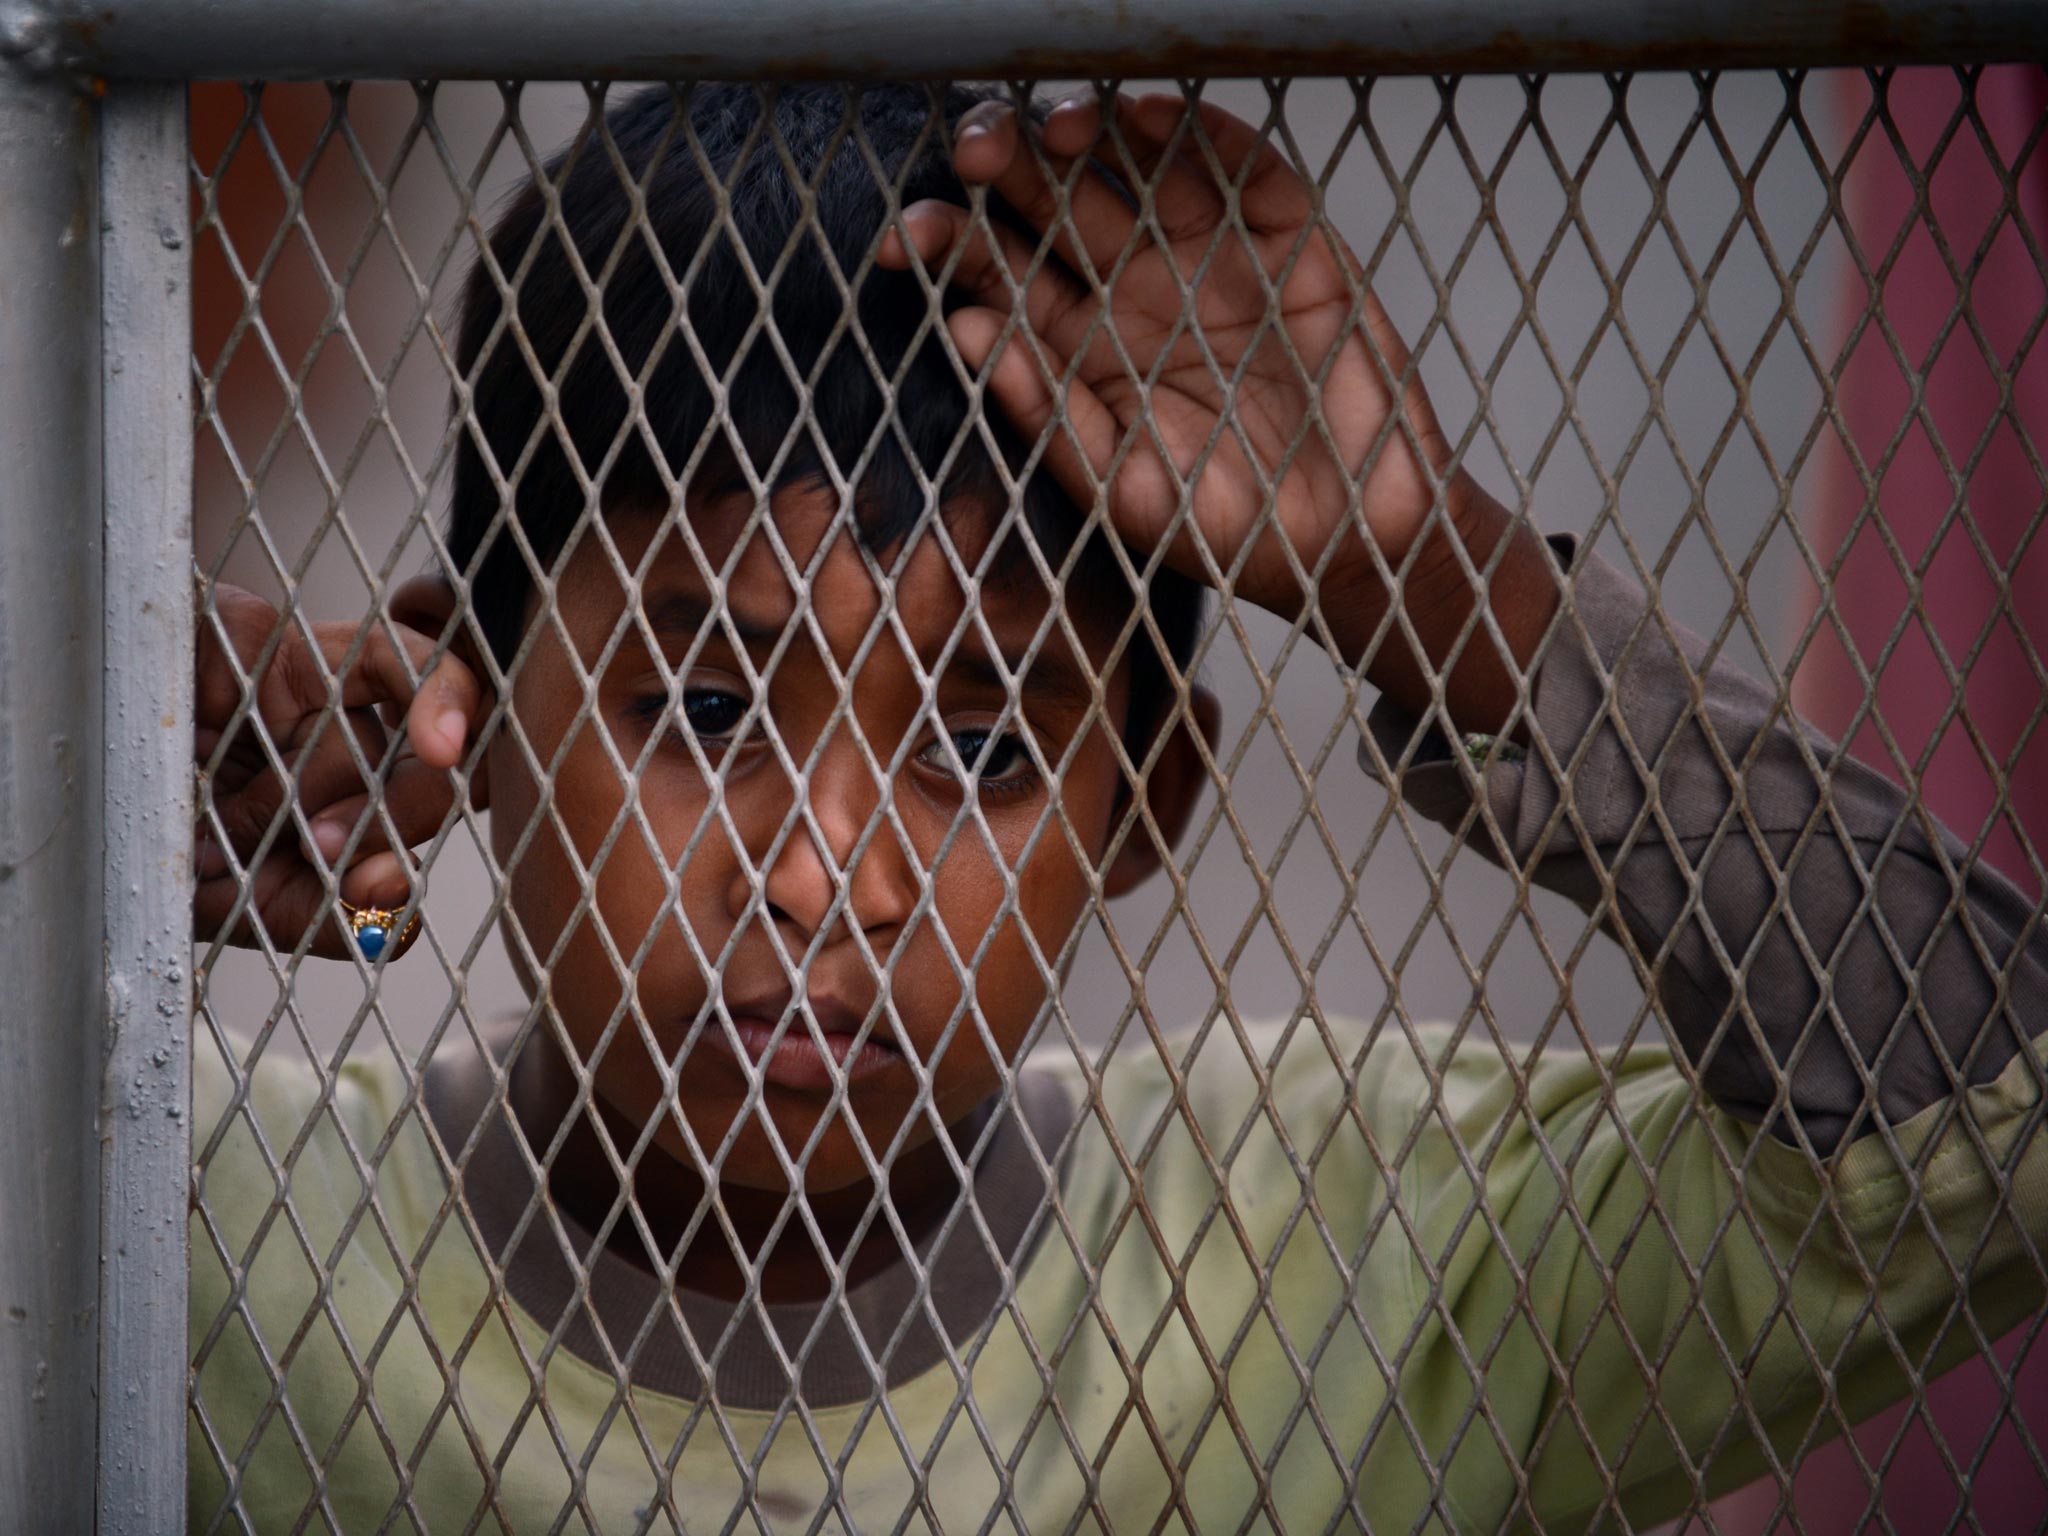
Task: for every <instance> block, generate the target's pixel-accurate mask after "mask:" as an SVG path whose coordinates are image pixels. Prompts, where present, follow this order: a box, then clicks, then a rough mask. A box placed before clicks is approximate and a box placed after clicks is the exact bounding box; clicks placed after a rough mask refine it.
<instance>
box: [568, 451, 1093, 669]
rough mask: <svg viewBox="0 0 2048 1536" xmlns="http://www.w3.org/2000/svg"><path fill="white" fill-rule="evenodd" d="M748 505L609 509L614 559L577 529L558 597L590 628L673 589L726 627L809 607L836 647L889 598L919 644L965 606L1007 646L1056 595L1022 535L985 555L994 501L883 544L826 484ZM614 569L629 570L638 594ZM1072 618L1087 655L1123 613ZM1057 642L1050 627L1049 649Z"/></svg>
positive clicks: (1081, 610) (1036, 623)
mask: <svg viewBox="0 0 2048 1536" xmlns="http://www.w3.org/2000/svg"><path fill="white" fill-rule="evenodd" d="M756 506H757V504H756V502H755V501H754V499H753V498H752V497H751V496H731V497H723V498H719V499H717V500H714V501H710V502H707V503H705V504H702V505H698V504H694V503H693V504H692V505H691V506H690V508H689V510H688V513H687V518H688V523H687V526H685V525H684V523H683V521H682V520H681V519H679V518H675V517H671V516H667V515H665V514H662V513H659V512H655V511H636V510H623V511H620V512H617V513H614V514H612V515H610V516H609V517H608V518H607V519H606V533H607V534H608V536H609V541H610V543H611V544H612V545H613V546H615V548H616V549H617V552H618V557H619V558H618V561H617V563H616V564H615V563H614V562H613V560H612V559H611V557H610V555H609V553H608V552H607V551H606V550H605V548H604V542H605V541H604V540H603V539H600V538H598V537H594V536H593V535H591V534H589V533H586V534H585V536H584V539H583V541H582V544H581V546H580V547H579V548H578V550H577V552H576V554H575V555H574V556H573V557H572V558H571V560H570V563H569V567H568V569H567V570H566V571H565V572H564V573H563V577H562V580H561V583H560V585H559V587H558V591H559V592H560V594H561V596H562V598H563V599H565V601H566V603H567V605H568V606H569V607H570V608H571V609H572V610H574V609H581V610H583V616H584V620H585V621H586V622H588V621H601V620H602V619H603V616H604V615H606V614H610V615H612V616H614V617H615V616H616V615H617V613H618V612H619V611H620V610H621V609H622V608H624V607H626V606H629V605H630V604H631V603H632V602H633V601H634V600H635V599H636V598H637V600H638V602H639V603H641V604H642V605H644V606H647V607H649V608H651V607H652V606H653V605H654V604H656V603H657V602H659V601H660V600H661V599H662V598H663V597H664V596H667V595H670V594H686V595H689V596H691V597H694V598H697V599H699V602H700V606H703V607H705V608H707V609H714V610H715V609H716V608H718V607H720V606H723V607H724V608H725V609H726V610H727V612H728V613H729V614H730V615H731V616H732V618H733V620H734V622H735V623H736V624H739V625H741V626H743V627H745V628H748V629H752V630H757V631H759V630H773V629H780V628H782V627H784V626H786V625H788V624H790V623H792V622H795V621H798V620H799V619H801V618H802V617H803V615H804V614H805V613H806V612H807V611H808V613H809V614H811V615H812V616H813V617H814V618H815V620H816V621H817V622H818V624H819V625H820V627H821V628H822V629H823V630H824V632H825V634H826V636H827V638H828V639H829V640H831V641H832V642H833V644H834V648H835V649H837V648H838V645H839V643H840V641H841V640H848V641H851V642H853V643H857V642H858V641H859V639H860V638H862V637H864V636H865V635H866V634H867V633H868V631H869V630H870V629H871V628H872V627H873V625H874V623H875V622H876V620H877V619H878V618H879V617H880V616H881V615H882V613H883V610H884V605H885V604H886V603H891V600H892V599H893V604H892V605H893V608H894V610H895V613H896V616H897V617H896V622H897V623H898V624H900V625H901V627H902V630H903V631H904V633H906V634H907V635H908V636H909V637H910V638H911V640H912V641H913V643H914V644H915V645H916V646H917V648H918V649H920V650H926V649H930V648H933V647H936V646H939V645H943V644H944V643H945V642H946V641H947V639H948V638H949V637H950V636H952V635H953V634H954V633H955V632H956V631H958V630H960V629H961V628H962V625H963V623H964V622H965V621H966V619H967V615H968V613H969V611H970V610H973V611H974V612H975V613H976V614H978V616H979V618H980V621H981V622H982V623H983V624H985V625H986V626H987V628H988V629H989V630H990V631H991V632H993V633H994V634H995V635H997V636H999V637H1001V638H1003V639H1004V640H1006V641H1009V642H1011V643H1012V644H1014V645H1017V646H1021V645H1023V644H1024V643H1026V642H1028V641H1029V640H1030V638H1031V636H1032V635H1033V634H1034V633H1035V632H1036V631H1037V630H1038V629H1039V628H1040V627H1041V625H1043V624H1044V623H1045V621H1046V617H1047V614H1048V611H1049V609H1050V607H1051V604H1052V601H1053V593H1052V590H1051V589H1050V588H1049V587H1048V585H1047V581H1046V579H1045V577H1044V576H1042V575H1041V574H1040V572H1039V570H1038V567H1037V566H1036V565H1035V564H1033V563H1032V562H1031V561H1030V560H1029V558H1028V557H1027V556H1026V555H1025V553H1024V548H1025V546H1024V539H1025V538H1026V537H1028V536H1027V535H1024V534H1022V533H1021V532H1020V533H1019V534H1017V535H1016V536H1014V537H1012V538H1010V539H1009V540H1008V541H1007V543H1006V544H1005V546H1004V547H1003V548H1002V549H1001V550H999V551H998V552H996V554H995V556H994V558H993V559H991V555H990V549H991V544H992V543H993V541H994V538H995V535H996V532H997V529H998V527H999V525H1000V523H1001V514H1000V510H999V509H998V508H996V507H994V506H990V505H983V504H978V503H971V502H969V503H962V504H956V505H953V506H949V508H948V509H947V515H946V516H945V517H944V518H942V519H941V520H940V521H939V522H938V523H935V524H933V525H931V526H928V527H926V528H924V529H923V530H922V531H921V532H920V533H915V534H912V535H910V536H909V537H907V538H906V539H905V540H904V542H903V544H902V545H901V546H898V547H892V548H888V549H872V548H864V547H863V546H862V544H861V542H860V538H859V534H858V532H857V529H856V527H855V523H854V519H853V517H852V516H851V515H850V513H848V512H847V511H846V509H845V507H844V505H843V503H842V501H841V499H840V497H839V496H838V494H837V493H836V492H835V491H833V490H831V489H829V488H825V487H818V486H813V485H800V486H788V487H784V488H782V489H780V490H778V491H777V492H776V493H775V494H774V496H773V497H772V498H771V499H770V501H769V504H768V507H767V509H766V511H765V513H764V514H762V515H759V516H757V515H756ZM693 544H694V546H695V547H694V549H693V547H692V545H693ZM1047 564H1048V567H1053V566H1054V565H1055V562H1052V561H1048V562H1047ZM621 569H623V570H624V571H625V572H630V573H633V574H634V575H635V576H636V577H637V587H638V591H637V593H634V592H632V591H631V590H630V589H629V588H628V587H627V586H626V584H625V583H624V582H623V581H622V580H621V576H620V572H621ZM565 617H568V618H569V621H570V625H571V628H572V629H578V630H580V629H581V628H582V627H583V623H582V622H579V620H578V616H577V615H576V614H575V613H573V612H572V613H571V614H570V615H566V616H565ZM1069 617H1070V621H1071V622H1072V624H1073V626H1074V629H1075V631H1076V633H1077V634H1078V635H1079V636H1080V638H1081V640H1082V643H1083V644H1084V646H1086V648H1087V649H1088V651H1089V652H1090V653H1091V654H1092V655H1101V654H1103V653H1106V652H1107V650H1108V648H1109V642H1110V640H1111V639H1112V638H1113V637H1114V635H1115V633H1116V627H1117V626H1116V622H1115V617H1120V616H1108V615H1105V614H1103V613H1102V612H1101V611H1100V605H1097V604H1085V605H1077V606H1076V607H1075V609H1074V611H1073V612H1072V613H1071V614H1070V616H1069ZM973 627H974V626H973V625H968V628H969V630H970V631H971V630H972V628H973ZM1058 636H1059V626H1058V625H1057V624H1055V625H1053V626H1051V633H1050V635H1049V638H1048V643H1049V644H1052V643H1057V642H1058ZM1006 648H1008V647H1006Z"/></svg>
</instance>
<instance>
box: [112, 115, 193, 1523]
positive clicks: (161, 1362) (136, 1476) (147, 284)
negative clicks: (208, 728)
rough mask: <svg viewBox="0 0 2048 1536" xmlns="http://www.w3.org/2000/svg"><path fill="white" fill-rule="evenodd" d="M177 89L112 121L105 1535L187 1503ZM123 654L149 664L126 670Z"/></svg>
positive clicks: (181, 265) (182, 272)
mask: <svg viewBox="0 0 2048 1536" xmlns="http://www.w3.org/2000/svg"><path fill="white" fill-rule="evenodd" d="M185 142H186V92H185V88H184V86H183V85H181V84H179V85H140V84H138V85H134V86H125V87H123V88H121V89H118V90H116V91H113V92H111V93H110V94H109V95H108V97H107V99H106V102H105V105H104V107H103V108H102V114H101V135H100V185H101V188H102V206H103V218H102V221H101V225H100V231H101V235H100V242H101V243H100V269H101V274H102V281H101V299H100V314H101V322H102V323H101V337H102V343H101V357H102V366H103V370H104V372H103V380H102V384H101V397H102V399H103V401H104V402H105V445H106V446H105V462H104V466H103V468H102V476H103V480H104V486H105V499H104V502H103V505H104V508H105V514H104V515H105V520H106V521H105V537H106V591H107V592H108V593H110V594H119V595H120V600H119V601H116V602H109V603H108V604H107V605H106V622H105V635H106V641H105V643H106V656H107V659H108V665H107V667H106V672H105V683H104V690H105V691H104V695H103V697H104V711H105V722H106V724H105V729H106V737H105V745H106V752H107V756H106V764H105V768H104V770H103V772H104V792H105V826H106V891H107V903H106V967H107V980H106V995H107V1045H106V1052H107V1056H106V1077H105V1090H104V1093H103V1096H102V1107H101V1117H102V1125H103V1126H104V1132H103V1135H104V1154H103V1157H102V1161H101V1165H100V1176H101V1187H100V1198H101V1207H100V1208H101V1238H100V1241H101V1246H102V1252H103V1253H104V1254H105V1262H104V1263H103V1264H102V1266H101V1270H100V1317H101V1346H100V1373H99V1381H100V1389H99V1403H100V1456H99V1466H98V1481H99V1530H100V1531H101V1532H102V1533H107V1532H126V1531H134V1532H142V1531H149V1530H162V1529H163V1528H164V1526H165V1521H166V1516H167V1515H171V1516H174V1517H175V1518H177V1519H182V1518H183V1510H184V1508H185V1389H186V1375H187V1372H186V1292H187V1280H188V1266H189V1263H190V1256H189V1254H188V1252H187V1249H188V1242H187V1235H188V1227H187V1213H188V1210H189V1206H190V1200H191V1189H190V1185H191V1167H192V1127H191V1119H190V1106H191V1101H192V1086H191V1063H192V983H191V980H190V979H189V975H188V972H189V969H190V966H191V963H192V861H191V853H192V818H193V782H192V746H191V743H192V728H193V713H192V704H193V698H192V695H193V646H194V635H195V634H196V629H195V625H194V616H193V603H194V595H193V584H192V400H191V395H192V390H191V356H192V305H191V299H190V289H191V280H190V269H191V241H190V238H189V236H188V234H187V228H186V227H187V225H188V224H189V222H190V218H191V214H190V210H189V207H188V203H187V199H188V196H189V194H188V193H187V191H186V182H185V162H186V148H185ZM123 658H127V659H130V660H131V661H132V660H134V659H144V658H146V659H147V662H148V664H147V665H145V666H134V665H128V666H122V665H119V664H118V663H119V662H120V661H121V660H122V659H123Z"/></svg>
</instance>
